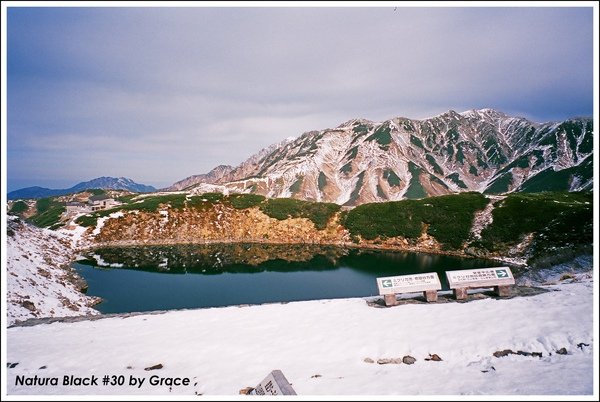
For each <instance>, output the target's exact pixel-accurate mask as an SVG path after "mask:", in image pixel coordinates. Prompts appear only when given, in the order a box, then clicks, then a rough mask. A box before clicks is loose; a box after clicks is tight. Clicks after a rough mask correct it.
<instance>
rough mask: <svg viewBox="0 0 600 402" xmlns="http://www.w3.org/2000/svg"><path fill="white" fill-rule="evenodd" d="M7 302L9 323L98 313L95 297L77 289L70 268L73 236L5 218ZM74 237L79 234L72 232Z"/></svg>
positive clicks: (75, 276) (74, 274) (76, 277)
mask: <svg viewBox="0 0 600 402" xmlns="http://www.w3.org/2000/svg"><path fill="white" fill-rule="evenodd" d="M7 226H8V236H7V248H6V268H7V274H6V281H7V283H6V285H7V286H6V287H7V294H6V304H7V315H8V324H9V325H10V324H12V323H14V322H15V321H17V320H26V319H28V318H37V317H62V316H74V315H86V314H99V313H98V311H96V310H94V309H93V308H91V307H89V306H90V305H91V304H93V303H94V301H95V299H94V298H91V297H88V296H85V295H84V294H82V293H81V292H79V290H78V289H77V288H76V286H75V283H77V282H78V281H79V280H80V278H78V276H77V275H76V273H75V272H74V271H73V270H72V269H71V268H70V263H71V261H72V259H73V249H72V240H73V239H74V237H68V236H66V235H61V234H60V233H56V232H53V231H51V230H47V229H39V228H36V227H34V226H31V225H30V224H27V223H25V222H23V221H22V220H20V219H17V218H14V217H11V216H9V217H8V225H7ZM73 235H74V236H75V237H80V234H79V232H77V231H74V234H73Z"/></svg>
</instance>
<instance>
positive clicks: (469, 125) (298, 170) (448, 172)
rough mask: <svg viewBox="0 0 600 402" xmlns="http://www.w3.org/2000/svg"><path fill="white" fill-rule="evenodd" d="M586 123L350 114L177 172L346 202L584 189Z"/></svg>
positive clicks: (214, 186)
mask: <svg viewBox="0 0 600 402" xmlns="http://www.w3.org/2000/svg"><path fill="white" fill-rule="evenodd" d="M592 133H593V123H592V119H591V118H586V117H575V118H571V119H566V120H564V121H554V122H546V123H537V122H532V121H530V120H528V119H525V118H523V117H513V116H509V115H507V114H505V113H503V112H501V111H497V110H495V109H490V108H485V109H471V110H467V111H465V112H461V113H457V112H456V111H453V110H449V111H447V112H445V113H442V114H440V115H438V116H434V117H430V118H426V119H421V120H417V119H409V118H406V117H395V118H392V119H389V120H385V121H383V122H373V121H370V120H367V119H363V118H356V119H350V120H348V121H346V122H344V123H342V124H340V125H338V126H337V127H335V128H327V129H323V130H313V131H308V132H305V133H303V134H302V135H300V136H299V137H297V138H295V139H286V140H284V141H282V142H280V143H277V144H273V145H271V146H270V147H268V148H265V149H263V150H262V151H260V152H259V153H257V154H255V155H253V156H251V157H250V158H248V159H247V160H246V161H244V162H242V163H241V164H240V165H238V166H237V167H234V168H231V167H229V168H228V169H227V171H221V172H220V173H221V174H220V175H219V177H218V178H217V177H216V175H215V174H214V172H213V171H211V172H209V173H208V174H206V175H210V176H211V178H213V180H211V181H207V180H205V179H204V178H203V177H202V176H203V175H197V176H192V177H196V178H197V181H195V180H194V179H191V178H187V179H184V180H187V182H186V184H187V186H186V188H187V189H188V190H190V191H191V192H192V193H201V192H206V191H219V192H224V193H227V192H237V193H255V194H261V195H265V196H267V197H273V198H281V197H291V198H298V199H304V200H311V201H328V202H335V203H338V204H341V205H347V206H355V205H359V204H362V203H365V202H381V201H393V200H400V199H405V198H424V197H428V196H434V195H443V194H450V193H456V192H463V191H479V192H484V193H488V194H495V193H508V192H513V191H533V189H535V190H536V191H540V189H541V190H544V189H545V188H548V189H555V190H556V189H558V190H569V191H575V190H586V189H591V188H592V186H593V171H592V163H591V160H592V155H593V149H592V148H593V144H592V142H593V140H592ZM211 173H212V174H211ZM542 173H543V174H542ZM540 174H542V175H541V176H539V177H538V175H540ZM206 175H205V176H206ZM188 179H190V180H188ZM169 189H170V190H174V189H175V188H173V186H172V187H169Z"/></svg>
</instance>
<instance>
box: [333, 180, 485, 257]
mask: <svg viewBox="0 0 600 402" xmlns="http://www.w3.org/2000/svg"><path fill="white" fill-rule="evenodd" d="M487 203H488V200H487V199H486V198H485V197H484V196H483V195H482V194H480V193H474V192H469V193H462V194H456V195H444V196H441V197H431V198H427V199H423V200H403V201H393V202H384V203H373V204H363V205H360V206H358V207H356V208H354V209H353V210H351V211H349V212H348V213H347V214H346V215H345V217H344V222H343V223H344V226H346V228H347V229H348V230H349V231H350V233H351V234H352V235H353V236H358V235H359V236H361V237H363V238H364V239H368V240H373V239H376V238H377V237H381V238H388V237H396V236H402V237H405V238H410V239H416V238H418V237H419V236H420V235H421V233H422V231H423V227H424V225H428V226H427V233H428V234H429V235H431V236H433V237H434V238H435V239H436V240H437V241H439V242H440V243H441V244H442V245H443V246H444V247H445V248H459V247H460V246H461V245H462V243H463V242H464V241H466V240H467V239H468V237H469V233H470V230H471V225H472V222H473V216H474V214H475V212H476V211H478V210H481V209H483V208H485V206H486V205H487Z"/></svg>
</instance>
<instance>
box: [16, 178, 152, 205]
mask: <svg viewBox="0 0 600 402" xmlns="http://www.w3.org/2000/svg"><path fill="white" fill-rule="evenodd" d="M90 189H103V190H128V191H133V192H136V193H150V192H153V191H156V188H154V187H152V186H147V185H145V184H139V183H136V182H134V181H133V180H131V179H128V178H126V177H118V178H117V177H106V176H103V177H98V178H96V179H93V180H89V181H84V182H81V183H78V184H76V185H74V186H73V187H70V188H65V189H50V188H44V187H37V186H35V187H26V188H22V189H20V190H15V191H11V192H10V193H8V199H9V200H16V199H27V198H44V197H56V196H60V195H65V194H72V193H78V192H80V191H84V190H90Z"/></svg>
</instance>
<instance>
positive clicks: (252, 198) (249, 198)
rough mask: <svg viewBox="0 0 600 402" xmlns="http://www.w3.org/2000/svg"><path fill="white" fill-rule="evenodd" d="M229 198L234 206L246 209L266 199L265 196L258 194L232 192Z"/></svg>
mask: <svg viewBox="0 0 600 402" xmlns="http://www.w3.org/2000/svg"><path fill="white" fill-rule="evenodd" d="M228 199H229V202H230V203H231V206H232V207H234V208H236V209H246V208H252V207H255V206H257V205H259V204H260V203H261V202H263V201H264V200H265V197H264V196H262V195H258V194H232V195H230V196H229V198H228Z"/></svg>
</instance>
